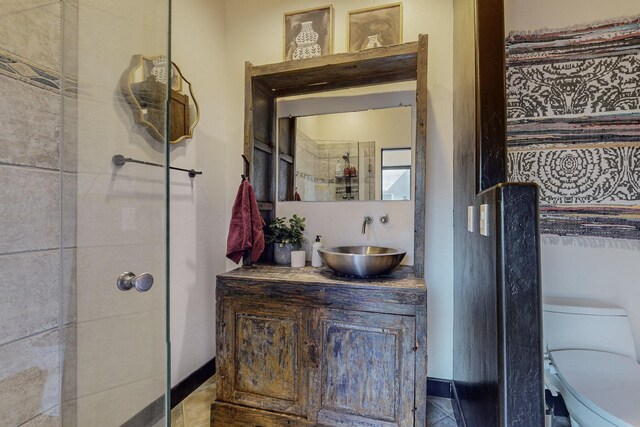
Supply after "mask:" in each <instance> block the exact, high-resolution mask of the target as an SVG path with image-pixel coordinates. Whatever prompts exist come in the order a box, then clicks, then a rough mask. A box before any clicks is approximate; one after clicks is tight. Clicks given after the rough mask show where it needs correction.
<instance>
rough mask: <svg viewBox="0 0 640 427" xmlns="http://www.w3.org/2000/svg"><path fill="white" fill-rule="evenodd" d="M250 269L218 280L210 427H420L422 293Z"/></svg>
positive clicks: (395, 284)
mask: <svg viewBox="0 0 640 427" xmlns="http://www.w3.org/2000/svg"><path fill="white" fill-rule="evenodd" d="M408 272H409V270H408V269H407V270H405V274H404V275H403V274H398V275H397V278H395V277H392V278H386V279H384V280H383V281H380V280H381V279H379V280H377V281H371V282H367V281H364V280H359V281H357V282H350V281H349V280H345V279H339V278H336V277H335V276H332V275H326V274H324V275H323V274H321V273H320V270H319V269H313V268H309V267H307V268H304V269H292V268H286V267H267V266H259V267H258V268H253V269H249V268H246V269H239V270H234V271H232V272H229V273H226V274H223V275H221V276H219V277H218V283H217V296H218V303H217V321H218V324H217V338H216V340H217V354H216V363H217V369H218V373H219V383H218V392H217V396H216V401H215V402H214V404H213V406H212V425H213V426H262V427H270V426H292V425H293V426H309V425H326V426H356V427H357V426H363V427H364V426H367V427H373V426H385V427H386V426H389V427H390V426H403V427H404V426H425V425H426V287H425V285H424V281H423V280H422V279H415V278H412V277H406V275H407V273H408Z"/></svg>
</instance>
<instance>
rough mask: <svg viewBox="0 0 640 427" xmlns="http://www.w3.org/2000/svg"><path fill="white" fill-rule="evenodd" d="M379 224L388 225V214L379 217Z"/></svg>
mask: <svg viewBox="0 0 640 427" xmlns="http://www.w3.org/2000/svg"><path fill="white" fill-rule="evenodd" d="M380 222H381V223H383V224H388V223H389V214H386V215H385V216H381V217H380Z"/></svg>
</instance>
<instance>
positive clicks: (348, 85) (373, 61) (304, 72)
mask: <svg viewBox="0 0 640 427" xmlns="http://www.w3.org/2000/svg"><path fill="white" fill-rule="evenodd" d="M427 57H428V37H427V35H424V34H421V35H419V37H418V41H417V42H409V43H403V44H399V45H393V46H388V47H381V48H375V49H367V50H365V51H361V52H355V53H341V54H333V55H327V56H323V57H319V58H311V59H305V60H300V61H287V62H282V63H275V64H266V65H259V66H254V65H253V64H252V63H251V62H246V63H245V123H244V156H245V157H246V159H247V160H248V162H249V168H248V169H249V174H250V180H251V184H252V185H253V188H254V192H255V195H256V199H257V202H258V208H259V210H260V213H261V215H262V217H263V219H265V220H271V219H273V218H274V217H275V215H276V211H277V210H278V209H285V210H286V208H287V206H289V205H291V206H298V207H301V208H302V207H305V206H309V207H311V209H313V206H314V204H311V203H310V204H298V203H296V202H295V200H296V199H298V200H303V201H304V200H305V199H306V200H316V201H317V200H323V199H324V200H330V201H333V202H334V203H335V206H336V210H341V211H344V209H342V208H339V206H343V207H345V208H347V209H348V207H349V206H350V205H349V203H353V202H355V201H356V198H357V200H366V199H364V197H372V198H373V200H383V199H389V198H393V197H396V195H397V197H399V198H401V199H400V200H401V201H399V202H398V204H400V205H402V206H404V207H409V209H408V210H407V209H404V208H403V209H402V210H403V212H405V213H407V212H408V215H411V214H413V219H414V221H413V225H412V226H411V225H409V223H407V224H408V225H409V228H408V229H409V230H410V231H409V233H411V234H412V235H413V247H414V250H413V260H414V271H415V274H416V277H423V276H424V249H425V190H426V183H425V180H426V170H425V169H426V167H425V166H426V142H427V103H428V102H427V100H428V95H427ZM407 82H414V83H413V84H414V87H415V90H412V91H410V92H411V93H412V100H411V101H409V103H406V104H402V103H397V102H396V103H395V104H392V103H390V102H389V100H391V99H393V97H394V95H393V94H392V93H391V92H390V93H387V94H386V95H387V96H385V98H386V102H387V104H385V105H379V106H376V105H371V106H365V107H364V108H354V109H351V110H348V111H346V110H343V111H340V112H343V113H344V112H363V111H368V110H370V109H372V110H373V111H374V113H373V114H377V113H375V111H377V109H379V108H383V109H389V108H388V107H400V108H399V109H398V110H397V111H398V114H399V115H402V111H406V112H407V115H408V117H410V119H409V120H410V122H411V125H409V126H405V127H404V130H405V131H406V130H407V129H410V132H411V133H410V135H411V136H410V137H409V140H410V142H406V143H405V142H404V141H401V142H397V145H394V146H388V147H385V151H384V152H383V150H382V147H381V146H378V147H377V148H376V149H375V152H374V154H375V156H371V150H369V157H372V158H369V159H367V156H366V155H365V150H366V144H365V143H367V142H371V141H372V140H373V141H377V140H379V139H381V137H380V136H370V135H356V136H346V137H345V136H340V135H337V134H336V135H331V136H326V135H325V134H322V133H321V131H320V130H318V131H317V132H318V133H317V134H315V135H314V134H313V132H314V131H312V130H310V129H311V128H312V127H314V126H315V125H314V124H313V123H312V122H313V121H315V122H316V123H320V122H323V121H327V120H342V121H346V120H347V119H345V118H344V117H343V118H334V117H330V116H325V115H324V114H326V113H335V112H337V111H311V110H309V109H307V110H305V111H306V112H304V113H299V112H298V111H293V110H292V111H291V112H285V110H284V109H283V108H282V101H283V100H285V99H286V98H289V97H292V98H298V97H304V96H310V95H313V96H314V97H331V96H334V94H335V93H336V92H338V91H343V90H344V91H356V92H358V93H359V91H360V90H361V89H363V88H376V89H377V88H380V87H381V86H384V85H396V84H397V85H401V86H402V87H403V88H406V86H404V85H405V84H406V83H407ZM397 90H404V89H398V88H396V91H397ZM350 102H351V101H348V100H346V99H343V100H340V102H335V103H334V105H339V106H340V108H343V107H344V106H345V105H347V104H350ZM311 104H312V105H313V104H314V102H311ZM409 104H410V105H411V108H408V107H406V106H407V105H409ZM305 108H306V107H305ZM386 113H390V114H392V113H393V111H392V110H391V109H389V111H386ZM318 114H323V116H322V117H315V118H308V119H306V117H307V116H315V115H318ZM380 114H384V112H380ZM307 120H308V123H307V122H306V121H307ZM400 120H402V119H400ZM299 122H301V123H299ZM331 127H333V128H335V127H342V128H347V127H348V126H347V125H346V124H345V125H339V126H334V125H332V126H331ZM301 132H302V133H305V134H306V136H302V133H301ZM391 132H392V131H391ZM345 138H346V141H345V140H343V139H345ZM302 139H305V140H306V141H305V142H306V144H305V143H300V144H296V141H297V140H302ZM308 140H313V141H312V142H309V141H308ZM328 140H329V141H328ZM354 142H357V144H353V143H354ZM323 143H328V144H338V143H342V144H345V143H347V144H352V145H342V146H335V147H333V148H335V150H333V151H331V150H330V149H328V150H324V148H323V147H321V144H323ZM314 144H315V145H314ZM297 145H299V147H296V146H297ZM305 145H306V147H307V148H308V149H309V147H311V148H310V149H309V150H308V151H311V152H313V151H314V150H315V152H316V153H315V157H316V158H321V159H320V161H319V162H318V161H317V159H315V158H314V156H310V155H308V154H304V153H303V152H302V151H298V150H302V149H303V148H304V146H305ZM375 146H376V145H375V144H374V147H375ZM369 147H370V146H369ZM409 147H410V148H411V149H410V151H409V150H408V149H409ZM327 148H328V147H327ZM394 149H395V150H397V151H394ZM403 150H404V151H403ZM325 151H326V153H325ZM378 151H379V152H378ZM356 153H357V154H356ZM320 154H322V155H320ZM305 156H308V159H309V160H308V161H307V160H306V159H305V158H304V157H305ZM354 157H358V158H357V160H355V159H354ZM383 158H384V166H383ZM409 158H410V159H411V161H410V163H408V162H407V159H409ZM378 160H379V162H380V163H379V166H378ZM325 163H326V167H325ZM369 164H371V165H372V170H371V176H369ZM318 165H319V166H318ZM347 166H348V167H349V180H350V181H347V179H346V178H347V177H346V168H347ZM353 166H355V169H356V170H355V176H354V177H352V176H351V171H352V169H351V168H352V167H353ZM339 168H342V170H343V172H342V174H340V172H339ZM318 169H322V171H319V170H318ZM312 171H313V174H312ZM363 171H364V172H366V176H363V175H362V174H363ZM407 172H408V173H407ZM332 175H333V176H332ZM383 175H384V176H386V178H387V180H388V181H389V182H390V183H388V184H387V186H386V187H385V189H384V190H383V182H382V180H383ZM296 178H297V183H296ZM354 178H356V179H354ZM361 178H364V181H361V180H360V179H361ZM366 178H369V179H370V180H372V184H371V186H368V184H367V182H366ZM332 179H333V182H330V181H331V180H332ZM322 180H326V181H327V182H326V184H328V185H327V186H325V187H323V185H316V184H317V183H316V182H314V181H318V182H319V183H320V184H325V183H324V182H322ZM340 180H342V182H339V181H340ZM407 181H408V182H409V183H410V184H409V189H406V185H404V184H406V183H407ZM356 182H357V186H358V191H357V196H356V193H355V191H354V189H355V186H356ZM378 182H379V186H380V190H379V191H376V184H377V183H378ZM396 183H397V186H396V188H394V189H391V187H392V186H393V185H394V184H396ZM331 185H333V188H331ZM303 186H308V188H307V187H305V188H304V190H303V188H302V187H303ZM361 186H362V187H361ZM296 187H297V190H298V191H297V192H296ZM338 187H340V188H338ZM347 187H349V189H347ZM401 187H405V188H404V189H403V188H401ZM325 190H326V191H325ZM296 193H297V194H296ZM312 193H313V195H312ZM376 197H378V199H376ZM405 198H407V199H409V200H410V201H408V202H402V200H404V199H405ZM337 200H343V201H340V202H338V201H337ZM291 201H293V203H292V202H291ZM352 201H353V202H352ZM369 203H371V202H369ZM374 203H378V202H374ZM381 203H384V202H381ZM361 205H362V206H366V205H367V204H366V203H363V204H361ZM351 206H353V205H351ZM359 206H360V205H359ZM390 206H391V204H390ZM411 207H412V208H413V209H411ZM343 213H344V212H343ZM347 215H348V214H347ZM269 258H270V255H269V252H268V251H266V252H265V254H263V259H264V261H267V262H268V261H269Z"/></svg>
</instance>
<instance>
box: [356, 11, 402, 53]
mask: <svg viewBox="0 0 640 427" xmlns="http://www.w3.org/2000/svg"><path fill="white" fill-rule="evenodd" d="M348 24H349V25H348V30H347V34H348V35H349V36H348V37H349V40H348V46H349V52H358V51H360V50H364V49H371V48H374V47H381V46H391V45H394V44H400V43H402V3H393V4H385V5H383V6H375V7H369V8H366V9H358V10H352V11H350V12H349V21H348Z"/></svg>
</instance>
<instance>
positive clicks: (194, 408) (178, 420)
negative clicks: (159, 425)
mask: <svg viewBox="0 0 640 427" xmlns="http://www.w3.org/2000/svg"><path fill="white" fill-rule="evenodd" d="M215 378H216V377H215V375H214V376H213V377H211V378H209V379H208V380H207V382H205V383H204V384H202V385H201V386H200V387H198V389H197V390H196V391H194V392H193V393H191V394H190V395H189V396H187V397H186V398H185V399H184V400H183V401H182V402H180V404H179V405H177V406H176V407H175V408H173V409H172V410H171V427H204V426H206V427H209V426H210V421H209V420H210V418H211V403H212V402H213V399H215V397H216V382H215Z"/></svg>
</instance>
